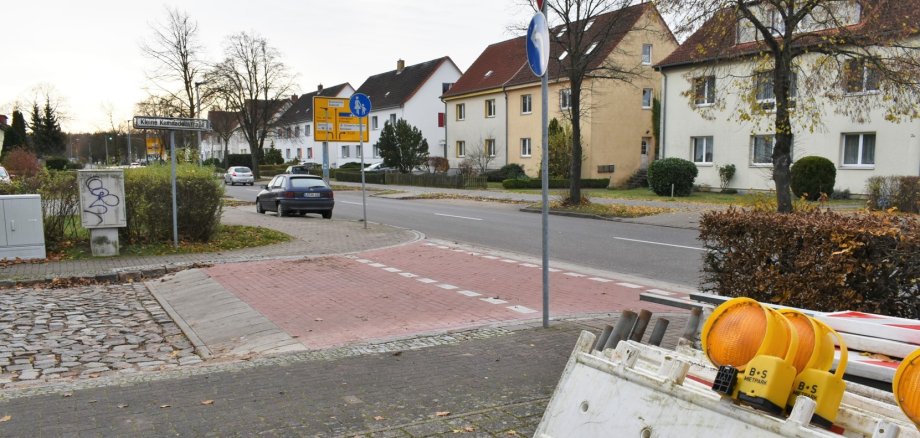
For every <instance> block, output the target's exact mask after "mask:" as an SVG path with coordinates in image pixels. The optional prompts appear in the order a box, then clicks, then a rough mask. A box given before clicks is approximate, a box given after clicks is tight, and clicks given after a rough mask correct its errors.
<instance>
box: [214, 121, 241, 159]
mask: <svg viewBox="0 0 920 438" xmlns="http://www.w3.org/2000/svg"><path fill="white" fill-rule="evenodd" d="M208 120H210V121H211V135H213V136H216V137H217V139H218V140H220V144H221V145H222V146H223V150H224V153H223V157H224V168H227V167H229V163H230V162H229V161H228V160H229V158H228V155H229V154H230V138H232V137H233V132H234V131H236V129H237V127H239V116H238V115H237V114H236V113H232V112H229V111H208Z"/></svg>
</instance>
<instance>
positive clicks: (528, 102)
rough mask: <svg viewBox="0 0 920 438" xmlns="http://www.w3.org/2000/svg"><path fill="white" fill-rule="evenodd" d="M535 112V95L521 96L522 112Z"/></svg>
mask: <svg viewBox="0 0 920 438" xmlns="http://www.w3.org/2000/svg"><path fill="white" fill-rule="evenodd" d="M532 112H533V97H532V96H531V95H529V94H525V95H523V96H521V114H530V113H532Z"/></svg>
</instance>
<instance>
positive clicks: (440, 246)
mask: <svg viewBox="0 0 920 438" xmlns="http://www.w3.org/2000/svg"><path fill="white" fill-rule="evenodd" d="M438 248H441V249H449V247H447V246H444V245H438Z"/></svg>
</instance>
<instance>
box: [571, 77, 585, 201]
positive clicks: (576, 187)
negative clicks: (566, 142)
mask: <svg viewBox="0 0 920 438" xmlns="http://www.w3.org/2000/svg"><path fill="white" fill-rule="evenodd" d="M569 84H570V85H571V87H572V88H571V89H570V90H571V99H572V101H571V109H569V111H571V114H572V173H571V174H570V175H569V202H570V203H572V204H575V205H578V204H581V162H582V159H581V156H582V149H581V80H580V79H576V78H570V79H569Z"/></svg>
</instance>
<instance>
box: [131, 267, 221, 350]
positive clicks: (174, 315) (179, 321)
mask: <svg viewBox="0 0 920 438" xmlns="http://www.w3.org/2000/svg"><path fill="white" fill-rule="evenodd" d="M144 287H146V288H147V290H148V291H149V292H150V295H153V298H154V299H156V300H157V302H158V303H160V307H162V308H163V310H165V311H166V314H167V315H169V317H170V319H172V320H173V322H175V323H176V325H177V326H179V330H182V333H183V334H184V335H185V337H186V338H188V340H189V342H191V343H192V346H194V347H195V353H198V355H199V356H201V358H202V359H204V360H208V359H210V358H211V356H213V354H211V349H210V348H208V346H207V345H205V343H204V342H203V341H202V340H201V338H199V337H198V334H197V333H195V331H194V330H192V327H191V326H190V325H189V324H188V322H186V321H185V318H183V317H182V316H181V315H179V312H176V309H173V307H172V305H170V304H169V301H167V300H166V299H165V298H164V297H162V296H160V294H159V292H157V288H155V287H150V286H148V285H147V283H144Z"/></svg>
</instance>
